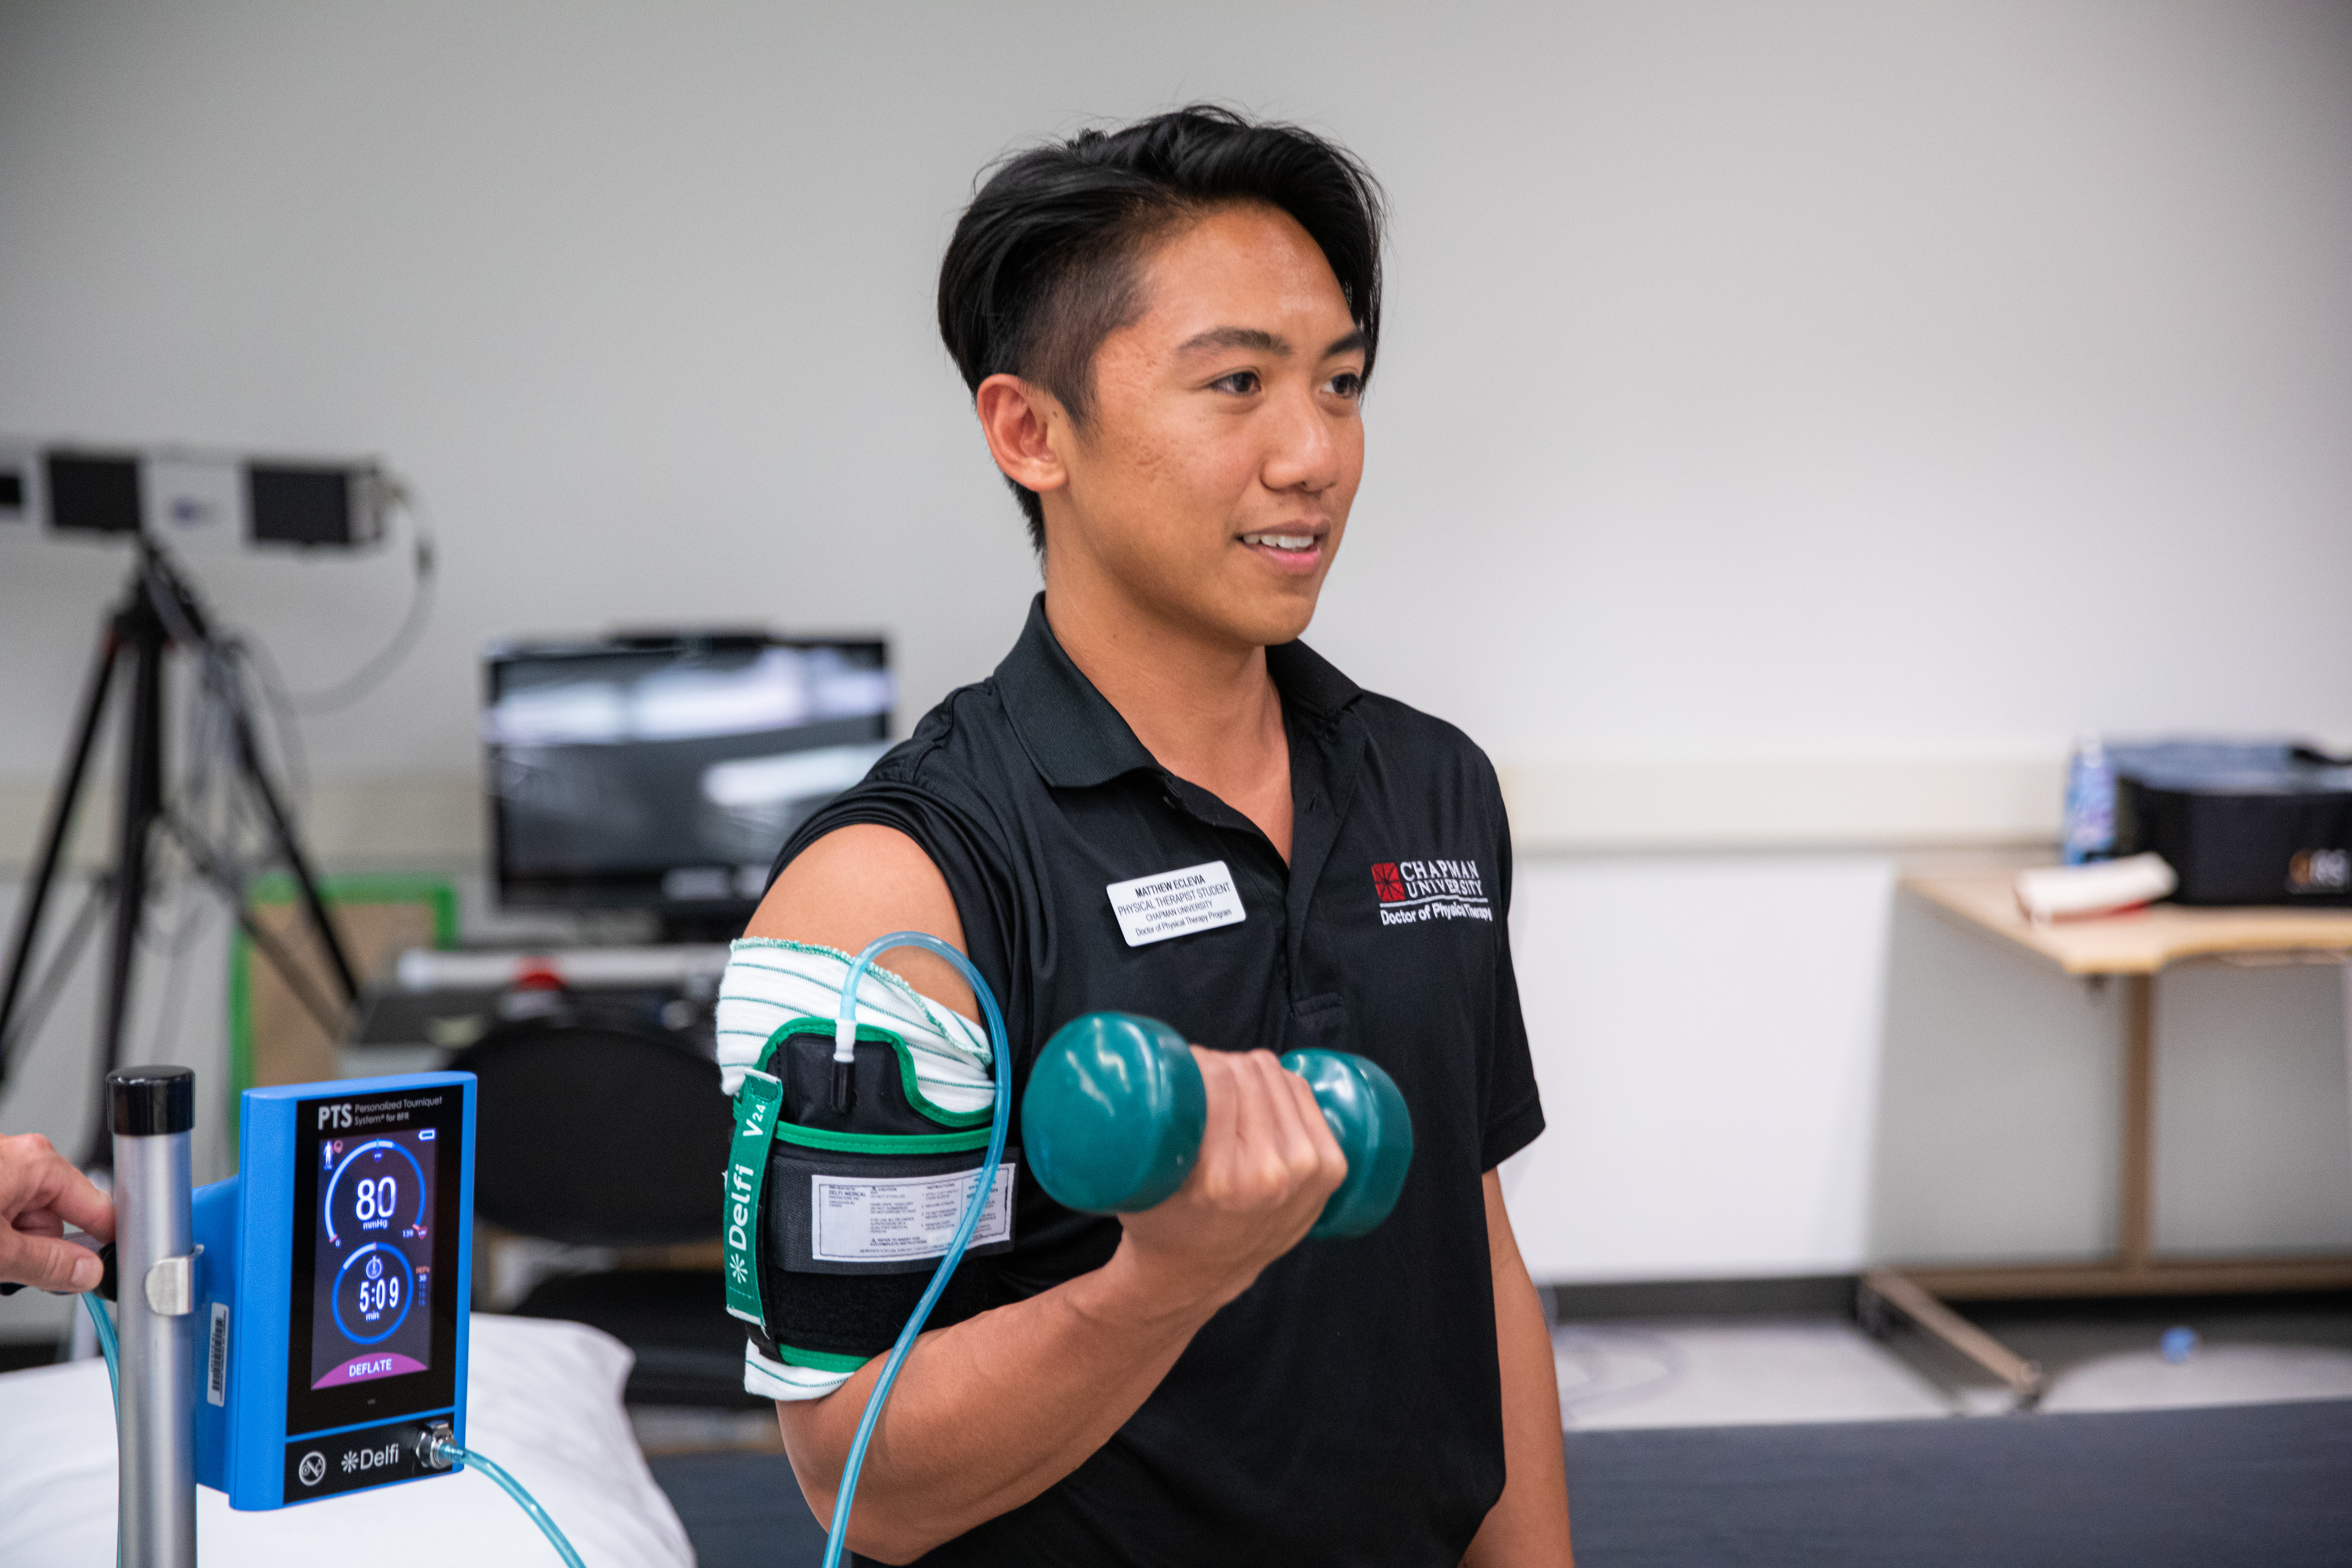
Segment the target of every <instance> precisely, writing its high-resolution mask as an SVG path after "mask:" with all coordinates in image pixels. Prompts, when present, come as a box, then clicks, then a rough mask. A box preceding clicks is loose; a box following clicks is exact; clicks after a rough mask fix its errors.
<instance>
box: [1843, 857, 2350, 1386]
mask: <svg viewBox="0 0 2352 1568" xmlns="http://www.w3.org/2000/svg"><path fill="white" fill-rule="evenodd" d="M1902 887H1903V888H1904V889H1906V891H1908V892H1911V893H1914V894H1916V895H1917V896H1918V897H1920V898H1922V899H1924V900H1927V902H1928V904H1929V905H1931V906H1932V907H1933V908H1934V909H1935V910H1936V911H1937V913H1938V914H1941V915H1944V916H1946V917H1948V918H1949V919H1951V920H1953V921H1957V922H1958V923H1959V924H1961V925H1963V926H1966V927H1967V928H1969V930H1972V931H1978V932H1980V933H1985V934H1989V935H1990V936H1991V937H1993V938H1995V939H1997V940H1998V941H2000V942H2001V943H2002V944H2003V945H2005V946H2007V947H2010V948H2011V949H2012V950H2013V951H2015V952H2017V953H2019V954H2020V956H2021V957H2023V958H2025V959H2027V960H2028V961H2030V962H2034V963H2047V964H2052V965H2054V966H2055V967H2057V968H2058V969H2060V970H2061V971H2063V973H2068V974H2076V975H2082V976H2084V977H2086V978H2100V979H2104V978H2107V977H2113V978H2116V979H2117V980H2120V981H2121V982H2122V984H2123V986H2124V1075H2123V1076H2124V1084H2123V1089H2124V1104H2123V1111H2124V1116H2123V1212H2122V1226H2121V1230H2122V1235H2121V1236H2120V1237H2119V1238H2118V1243H2117V1246H2116V1250H2115V1252H2114V1254H2113V1255H2111V1256H2109V1257H2107V1258H2100V1259H2097V1260H2095V1261H2091V1262H2084V1263H2054V1264H2013V1265H1997V1266H1990V1267H1983V1268H1902V1269H1894V1268H1888V1269H1879V1270H1875V1271H1874V1272H1872V1273H1870V1274H1867V1275H1865V1276H1864V1279H1863V1289H1864V1310H1865V1313H1869V1312H1874V1311H1875V1310H1878V1308H1879V1306H1880V1304H1882V1303H1883V1304H1884V1306H1885V1307H1889V1308H1893V1309H1894V1310H1896V1311H1899V1312H1901V1313H1902V1314H1903V1315H1905V1316H1906V1317H1908V1318H1910V1319H1911V1320H1912V1321H1914V1322H1916V1323H1917V1324H1918V1325H1919V1326H1920V1328H1922V1329H1924V1330H1926V1331H1928V1332H1929V1333H1932V1334H1934V1335H1936V1336H1937V1338H1939V1339H1942V1340H1943V1341H1945V1342H1947V1343H1948V1344H1950V1345H1951V1346H1952V1347H1953V1348H1954V1349H1955V1350H1958V1351H1959V1352H1961V1353H1962V1354H1964V1355H1966V1356H1968V1357H1969V1359H1970V1360H1972V1361H1974V1362H1976V1363H1978V1364H1979V1365H1980V1366H1983V1367H1984V1368H1986V1370H1988V1371H1990V1372H1991V1373H1994V1374H1995V1375H1996V1376H1998V1377H2000V1379H2001V1380H2002V1381H2003V1382H2005V1383H2007V1384H2009V1385H2010V1386H2011V1389H2013V1390H2014V1391H2015V1392H2016V1394H2017V1396H2018V1398H2019V1400H2020V1402H2021V1404H2024V1405H2031V1404H2032V1402H2033V1401H2034V1400H2036V1399H2037V1398H2039V1397H2040V1395H2041V1393H2042V1372H2041V1369H2040V1368H2038V1367H2036V1366H2034V1365H2033V1363H2031V1362H2028V1361H2025V1360H2024V1359H2022V1358H2021V1357H2020V1356H2018V1355H2016V1354H2014V1353H2013V1352H2011V1351H2010V1350H2008V1349H2007V1348H2006V1347H2005V1346H2003V1345H2001V1344H2000V1342H1997V1341H1995V1340H1994V1339H1993V1338H1992V1337H1991V1336H1990V1335H1988V1334H1986V1333H1985V1332H1984V1331H1982V1330H1980V1329H1979V1328H1977V1327H1976V1326H1975V1325H1973V1324H1971V1323H1969V1321H1966V1320H1965V1319H1963V1318H1961V1317H1960V1316H1959V1315H1958V1313H1956V1312H1954V1311H1952V1310H1950V1309H1949V1308H1948V1307H1946V1306H1945V1305H1944V1304H1943V1303H1944V1302H1945V1301H1946V1300H2017V1299H2020V1298H2027V1297H2041V1296H2158V1295H2202V1294H2208V1293H2213V1294H2219V1293H2223V1292H2230V1291H2246V1290H2328V1289H2347V1288H2352V1257H2347V1258H2314V1257H2291V1258H2159V1257H2158V1256H2157V1255H2156V1253H2155V1250H2154V1248H2153V1247H2152V1245H2151V1236H2152V1233H2153V1231H2154V1229H2155V1212H2154V1211H2155V1168H2156V1151H2155V1142H2154V1131H2155V1121H2156V1050H2155V1040H2156V976H2157V973H2158V972H2159V971H2160V970H2162V969H2164V968H2165V967H2166V966H2167V965H2168V964H2172V963H2180V962H2182V961H2184V960H2189V959H2197V958H2228V957H2231V956H2238V957H2245V956H2275V957H2284V958H2294V957H2299V956H2306V955H2307V956H2313V957H2319V958H2325V959H2335V960H2342V959H2344V958H2345V957H2346V956H2347V955H2352V910H2293V909H2221V910H2200V909H2185V908H2182V907H2180V906H2178V905H2173V904H2158V905H2156V906H2154V907H2152V908H2149V909H2146V910H2137V911H2136V912H2133V913H2130V914H2122V915H2110V916H2106V917H2104V918H2101V919H2096V920H2082V921H2061V922H2058V923H2055V924H2051V925H2035V924H2033V923H2032V921H2028V920H2027V919H2026V918H2025V917H2024V916H2023V915H2022V914H2021V913H2020V912H2019V911H2018V908H2017V899H2016V895H2015V893H2014V892H2013V890H2012V889H2013V887H2014V879H2013V878H2012V877H2011V876H2010V875H2008V874H2005V873H2004V874H2000V875H1991V876H1969V877H1918V878H1906V879H1905V880H1904V881H1903V883H1902Z"/></svg>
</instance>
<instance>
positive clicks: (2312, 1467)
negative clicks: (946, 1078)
mask: <svg viewBox="0 0 2352 1568" xmlns="http://www.w3.org/2000/svg"><path fill="white" fill-rule="evenodd" d="M651 1462H652V1465H653V1470H654V1477H655V1479H656V1480H658V1481H659V1482H660V1483H661V1485H662V1489H664V1490H665V1491H667V1493H668V1494H669V1498H670V1501H671V1502H672V1503H673V1504H674V1505H675V1506H676V1507H677V1511H678V1516H679V1517H680V1518H681V1519H682V1520H684V1521H685V1522H686V1529H687V1533H688V1535H689V1536H691V1537H692V1538H693V1540H694V1548H695V1551H696V1552H697V1554H698V1556H699V1558H700V1560H701V1568H816V1564H817V1563H818V1560H819V1559H820V1558H821V1557H822V1556H823V1554H824V1531H822V1530H820V1529H819V1528H818V1526H817V1524H816V1522H815V1521H814V1520H812V1519H811V1518H810V1517H809V1512H808V1509H807V1507H806V1506H805V1505H804V1504H803V1502H802V1501H801V1495H800V1489H799V1488H798V1487H796V1486H795V1485H794V1484H793V1477H792V1471H791V1470H790V1469H789V1468H786V1466H785V1464H784V1461H783V1459H782V1458H781V1457H778V1456H773V1455H761V1454H741V1453H729V1454H677V1455H667V1456H664V1457H661V1458H656V1459H654V1460H653V1461H651ZM1568 1480H1569V1503H1570V1509H1571V1510H1573V1512H1574V1514H1575V1527H1576V1559H1577V1563H1578V1564H1579V1568H1764V1565H1767V1564H1769V1565H1770V1568H2045V1565H2046V1568H2107V1565H2109V1564H2113V1565H2114V1568H2165V1565H2169V1564H2175V1563H2178V1564H2182V1565H2183V1568H2187V1565H2189V1564H2195V1565H2197V1568H2241V1565H2242V1568H2344V1565H2346V1564H2352V1402H2335V1401H2331V1402H2324V1403H2312V1404H2300V1405H2236V1406H2231V1407H2229V1408H2226V1409H2217V1410H2156V1411H2138V1412H2133V1413H2131V1414H2128V1415H2021V1416H2007V1417H1984V1418H1979V1419H1974V1420H1961V1419H1952V1420H1945V1421H1890V1422H1857V1423H1852V1424H1847V1425H1842V1426H1713V1427H1689V1428H1670V1429H1664V1430H1659V1431H1633V1432H1581V1433H1570V1435H1569V1439H1568Z"/></svg>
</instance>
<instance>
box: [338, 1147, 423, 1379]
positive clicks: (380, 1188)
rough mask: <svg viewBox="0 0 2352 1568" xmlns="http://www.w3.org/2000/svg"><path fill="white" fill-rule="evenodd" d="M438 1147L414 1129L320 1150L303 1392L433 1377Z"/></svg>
mask: <svg viewBox="0 0 2352 1568" xmlns="http://www.w3.org/2000/svg"><path fill="white" fill-rule="evenodd" d="M438 1141H439V1140H438V1130H437V1129H436V1128H431V1127H420V1128H415V1129H414V1130H409V1131H383V1132H355V1133H353V1134H352V1135H350V1136H348V1137H342V1138H328V1139H324V1140H322V1141H321V1142H320V1145H319V1181H320V1196H319V1214H318V1232H317V1235H316V1236H315V1237H314V1238H313V1240H314V1244H315V1245H316V1247H317V1248H318V1254H317V1257H318V1261H317V1262H316V1264H314V1265H313V1267H312V1269H311V1286H310V1293H311V1304H310V1386H311V1387H312V1388H334V1387H338V1386H340V1385H341V1384H350V1383H362V1382H365V1381H367V1380H368V1379H371V1378H378V1377H398V1376H399V1375H400V1374H402V1373H410V1372H428V1371H430V1370H432V1366H433V1314H432V1312H431V1310H429V1308H428V1307H427V1305H426V1303H427V1302H428V1301H429V1300H430V1299H431V1296H432V1290H433V1229H434V1226H433V1209H434V1205H433V1194H434V1174H435V1171H436V1156H437V1155H438V1153H439V1152H440V1151H439V1149H438V1148H437V1147H436V1145H437V1143H438Z"/></svg>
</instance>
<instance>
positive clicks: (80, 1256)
mask: <svg viewBox="0 0 2352 1568" xmlns="http://www.w3.org/2000/svg"><path fill="white" fill-rule="evenodd" d="M105 1272H106V1269H105V1266H104V1265H102V1264H100V1262H99V1260H98V1254H97V1253H95V1252H92V1251H90V1250H89V1248H88V1247H77V1246H75V1245H74V1244H73V1243H72V1242H70V1241H59V1240H57V1239H56V1238H54V1237H46V1236H25V1235H21V1234H5V1233H0V1279H18V1280H22V1281H23V1282H24V1283H26V1284H27V1285H30V1286H32V1287H33V1288H34V1289H37V1290H54V1291H58V1292H59V1293H61V1294H62V1293H64V1292H68V1291H81V1290H94V1289H97V1288H98V1282H99V1279H100V1278H101V1277H102V1276H103V1275H104V1274H105Z"/></svg>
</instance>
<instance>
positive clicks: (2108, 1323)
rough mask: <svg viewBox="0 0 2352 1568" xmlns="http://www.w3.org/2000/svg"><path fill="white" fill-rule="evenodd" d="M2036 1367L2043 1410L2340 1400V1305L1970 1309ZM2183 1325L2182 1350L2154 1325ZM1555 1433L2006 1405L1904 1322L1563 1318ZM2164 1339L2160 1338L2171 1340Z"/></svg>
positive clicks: (2344, 1336)
mask: <svg viewBox="0 0 2352 1568" xmlns="http://www.w3.org/2000/svg"><path fill="white" fill-rule="evenodd" d="M1971 1315H1972V1316H1974V1317H1975V1318H1976V1319H1977V1321H1979V1323H1980V1324H1981V1326H1983V1327H1985V1328H1987V1329H1989V1330H1990V1331H1992V1332H1994V1333H1995V1334H1996V1335H1997V1336H1998V1337H2000V1339H2001V1341H2002V1342H2004V1343H2006V1344H2007V1345H2009V1346H2010V1348H2011V1349H2012V1350H2014V1351H2016V1352H2018V1353H2020V1354H2021V1355H2024V1356H2027V1357H2029V1358H2030V1359H2032V1360H2034V1361H2037V1362H2039V1363H2042V1366H2043V1367H2044V1368H2045V1369H2046V1370H2047V1371H2048V1372H2049V1373H2050V1374H2051V1383H2050V1388H2049V1392H2048V1393H2047V1394H2045V1395H2044V1396H2043V1398H2042V1405H2041V1407H2042V1409H2043V1410H2045V1411H2050V1412H2053V1413H2059V1412H2070V1411H2071V1412H2086V1411H2127V1410H2163V1409H2186V1408H2192V1407H2197V1406H2209V1405H2256V1404H2270V1403H2275V1402H2280V1401H2286V1400H2318V1399H2347V1398H2352V1303H2347V1302H2345V1301H2343V1300H2340V1299H2335V1300H2319V1301H2309V1302H2296V1301H2293V1300H2287V1301H2284V1302H2280V1301H2265V1302H2257V1303H2248V1302H2236V1303H2231V1302H2228V1301H2223V1302H2221V1303H2219V1304H2216V1303H2210V1302H2205V1303H2189V1304H2182V1303H2114V1304H2100V1305H2098V1306H2094V1307H2089V1308H2083V1307H2070V1306H2046V1307H2031V1306H2021V1307H2009V1308H2000V1309H1988V1310H1982V1311H1979V1312H1975V1313H1972V1314H1971ZM2173 1328H2188V1329H2189V1330H2190V1331H2192V1332H2193V1333H2195V1335H2196V1336H2197V1338H2196V1341H2195V1344H2194V1348H2193V1349H2190V1350H2189V1352H2188V1353H2187V1354H2186V1355H2185V1356H2179V1357H2177V1358H2176V1359H2168V1358H2167V1357H2166V1356H2165V1354H2164V1353H2163V1352H2162V1351H2161V1349H2160V1348H2159V1347H2160V1345H2161V1342H2162V1340H2163V1336H2164V1334H2165V1332H2166V1331H2167V1330H2168V1329H2173ZM1552 1346H1553V1357H1554V1361H1555V1363H1556V1365H1557V1367H1558V1370H1559V1386H1560V1420H1561V1424H1562V1425H1563V1426H1566V1427H1567V1428H1569V1429H1570V1430H1586V1431H1596V1430H1602V1429H1609V1428H1625V1427H1659V1426H1752V1425H1758V1424H1764V1423H1778V1422H1822V1421H1900V1420H1915V1419H1924V1418H1927V1417H1941V1416H1948V1415H1997V1414H2003V1413H2006V1412H2008V1411H2009V1410H2010V1409H2011V1408H2012V1402H2011V1399H2010V1397H2009V1395H2008V1393H2007V1391H2006V1390H2005V1389H2003V1388H2001V1387H2000V1386H1999V1385H1998V1384H1993V1383H1992V1382H1991V1381H1990V1379H1988V1378H1986V1377H1985V1376H1984V1374H1983V1373H1980V1372H1979V1371H1978V1370H1977V1369H1975V1368H1974V1367H1972V1366H1970V1365H1969V1363H1966V1362H1964V1361H1961V1360H1960V1359H1959V1358H1958V1357H1957V1356H1955V1355H1953V1354H1952V1353H1951V1352H1948V1351H1947V1350H1945V1349H1944V1348H1943V1347H1941V1346H1940V1345H1937V1344H1936V1343H1935V1342H1931V1341H1927V1340H1926V1339H1924V1338H1923V1337H1922V1336H1920V1335H1918V1334H1917V1333H1916V1331H1910V1330H1907V1329H1901V1328H1898V1329H1896V1330H1895V1331H1890V1332H1889V1333H1888V1334H1887V1336H1886V1337H1885V1339H1884V1340H1875V1339H1873V1338H1871V1337H1870V1336H1868V1335H1865V1334H1864V1333H1863V1332H1862V1331H1860V1330H1859V1329H1857V1328H1855V1327H1854V1326H1853V1323H1851V1322H1850V1321H1846V1320H1844V1319H1843V1318H1839V1317H1835V1316H1831V1315H1826V1314H1824V1315H1813V1316H1788V1317H1775V1318H1755V1317H1740V1318H1687V1317H1685V1318H1659V1319H1638V1320H1637V1319H1616V1320H1601V1321H1570V1322H1565V1323H1560V1324H1559V1325H1557V1326H1556V1327H1555V1329H1554V1331H1553V1334H1552ZM2178 1348H2179V1347H2177V1346H2176V1350H2177V1349H2178Z"/></svg>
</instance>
